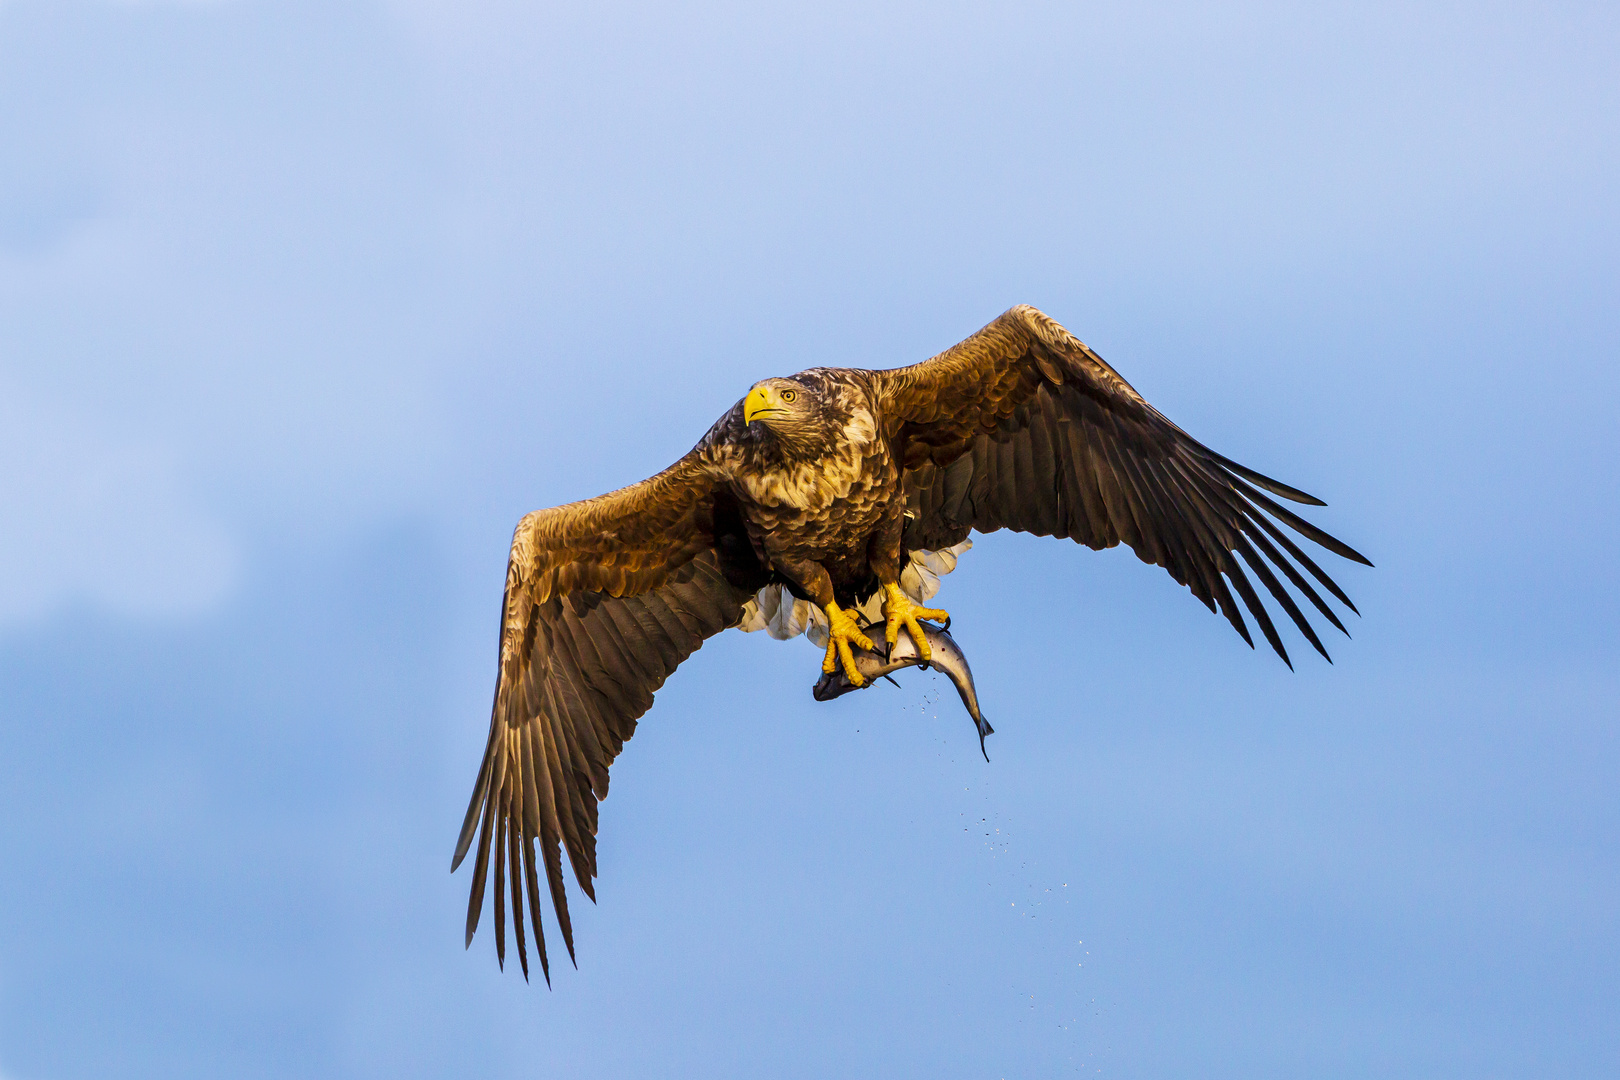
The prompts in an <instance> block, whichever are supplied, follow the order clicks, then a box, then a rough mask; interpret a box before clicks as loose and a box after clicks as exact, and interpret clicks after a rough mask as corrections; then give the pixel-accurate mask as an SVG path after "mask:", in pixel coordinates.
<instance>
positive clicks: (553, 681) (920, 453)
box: [451, 306, 1370, 982]
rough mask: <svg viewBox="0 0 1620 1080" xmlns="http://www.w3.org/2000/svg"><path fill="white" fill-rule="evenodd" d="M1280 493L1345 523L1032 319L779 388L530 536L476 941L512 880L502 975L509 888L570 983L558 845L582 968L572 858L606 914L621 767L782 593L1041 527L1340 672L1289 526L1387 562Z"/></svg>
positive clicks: (1028, 311) (510, 589) (851, 593)
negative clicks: (707, 663)
mask: <svg viewBox="0 0 1620 1080" xmlns="http://www.w3.org/2000/svg"><path fill="white" fill-rule="evenodd" d="M749 415H753V416H754V419H753V420H752V422H749V420H748V416H749ZM1268 492H1269V493H1270V495H1275V496H1278V497H1281V498H1284V499H1288V500H1291V501H1294V502H1299V503H1309V504H1313V505H1318V506H1320V505H1322V503H1321V502H1320V500H1317V499H1315V498H1313V497H1312V496H1310V495H1306V494H1305V493H1304V492H1301V491H1296V490H1295V489H1293V488H1290V487H1287V486H1285V485H1283V484H1280V483H1278V482H1277V481H1275V480H1272V479H1270V478H1268V477H1265V476H1262V475H1261V474H1259V473H1257V472H1254V471H1253V470H1250V469H1247V468H1244V467H1243V466H1241V465H1238V464H1237V463H1236V462H1233V461H1230V460H1228V459H1227V458H1224V457H1222V456H1221V455H1219V454H1217V453H1215V452H1214V451H1212V450H1210V449H1208V448H1207V447H1205V446H1203V445H1202V444H1201V443H1199V442H1197V441H1196V440H1194V439H1193V438H1192V437H1191V436H1189V435H1187V434H1186V432H1184V431H1182V430H1181V429H1180V428H1178V427H1177V426H1176V425H1174V424H1172V423H1171V422H1170V421H1169V420H1167V419H1165V418H1164V416H1162V415H1161V414H1160V413H1159V412H1158V410H1156V409H1154V408H1153V406H1151V405H1149V404H1148V403H1147V402H1146V401H1144V400H1143V399H1142V397H1141V395H1139V394H1138V393H1137V392H1136V391H1135V390H1134V389H1132V387H1131V386H1130V384H1129V383H1127V382H1126V381H1125V380H1124V379H1122V378H1120V376H1119V374H1118V373H1117V372H1115V371H1114V369H1113V368H1111V367H1109V366H1108V365H1107V364H1106V363H1104V362H1103V360H1102V358H1101V357H1099V356H1097V354H1096V353H1094V352H1092V351H1091V350H1090V349H1088V348H1087V347H1086V346H1085V345H1084V344H1082V343H1081V342H1080V341H1079V340H1077V339H1076V338H1075V337H1074V336H1073V335H1071V334H1070V333H1069V332H1068V331H1067V330H1065V329H1064V328H1063V327H1061V326H1059V325H1058V324H1057V323H1056V322H1054V321H1053V320H1051V319H1050V318H1048V317H1047V316H1046V315H1044V314H1042V313H1041V312H1039V311H1037V310H1035V309H1034V308H1032V307H1027V306H1020V307H1015V308H1013V309H1012V310H1010V311H1008V312H1007V313H1006V314H1004V315H1002V316H1001V317H1000V318H999V319H997V320H996V321H994V322H992V323H991V324H990V325H989V326H986V327H985V328H984V329H983V330H980V331H979V332H978V333H977V334H974V335H973V336H972V337H970V338H968V339H967V340H966V341H964V342H962V343H961V344H959V345H957V346H955V347H954V348H952V349H949V350H947V351H946V352H944V353H941V354H940V355H938V356H936V357H934V358H933V359H931V360H928V361H926V362H924V363H921V364H916V365H913V366H911V367H906V368H898V369H895V370H892V371H861V370H855V369H836V368H832V369H829V368H817V369H813V370H811V371H807V372H802V373H800V374H799V375H796V376H793V377H792V378H791V379H771V380H766V381H765V382H763V383H760V384H758V385H757V386H756V387H755V389H754V390H753V391H751V392H750V394H749V396H748V397H747V398H745V399H744V401H739V402H738V403H737V404H736V405H735V406H733V407H732V408H731V409H730V410H729V411H728V412H727V413H726V414H725V415H724V416H722V417H721V418H720V420H719V421H718V422H717V423H716V424H715V425H714V427H712V428H711V429H710V430H709V432H708V434H706V435H705V436H704V437H703V439H702V440H701V441H700V442H699V443H698V444H697V446H695V447H694V448H693V449H692V451H691V452H690V453H688V454H687V455H686V456H685V457H683V458H682V459H681V460H680V461H678V462H676V463H675V464H674V465H672V466H670V467H669V468H668V469H665V470H664V471H663V472H661V473H659V474H658V475H657V476H654V477H652V478H651V479H649V480H644V481H642V482H641V483H639V484H633V485H631V486H630V487H627V488H623V489H621V490H619V491H615V492H612V493H610V494H607V495H602V496H599V497H598V498H594V499H587V500H585V501H584V502H578V503H572V504H570V505H568V506H561V507H556V508H554V509H550V510H542V511H538V512H536V513H533V514H529V515H528V516H527V517H525V518H524V519H523V520H522V521H521V522H520V523H519V524H518V527H517V531H516V533H515V534H514V536H513V538H512V555H511V561H510V563H509V564H508V567H507V576H506V598H505V603H504V605H503V609H502V616H501V641H500V670H499V676H498V680H497V683H496V688H495V704H494V710H493V716H492V718H491V722H490V733H489V742H488V744H487V746H486V748H485V752H484V761H483V765H482V767H481V768H480V770H479V774H478V781H477V784H476V785H475V787H474V789H473V796H472V801H471V804H470V805H469V807H468V809H467V817H466V821H465V823H464V824H463V827H462V831H461V836H460V840H459V843H458V844H457V846H456V854H455V860H454V862H453V863H452V865H451V869H452V870H453V869H455V867H456V866H459V865H460V863H461V861H462V859H463V858H464V857H465V856H466V854H467V852H468V851H469V850H471V848H472V845H473V841H474V838H475V837H476V839H477V841H478V843H477V858H476V862H475V865H474V867H473V884H472V895H471V897H470V901H469V905H468V909H467V941H468V943H469V944H470V943H471V941H472V936H473V933H474V931H475V930H476V929H477V927H478V921H479V915H480V913H481V911H482V909H483V899H484V888H485V883H486V881H487V880H488V877H489V874H490V870H491V866H490V863H491V859H492V857H493V864H494V865H493V875H494V879H495V897H494V910H495V948H496V953H497V955H498V956H499V957H500V958H501V962H502V963H503V964H504V962H505V954H506V933H505V921H506V907H507V899H508V896H507V890H508V884H507V883H508V880H509V881H510V887H509V888H510V902H511V911H512V915H513V929H514V933H515V935H516V940H517V947H518V956H519V959H520V961H521V963H522V965H523V971H524V975H525V977H526V976H527V975H528V950H527V943H526V941H525V933H524V917H523V912H524V906H525V901H526V902H527V906H528V909H529V917H530V919H529V921H530V925H531V926H532V927H533V929H534V944H535V948H536V951H537V952H538V954H539V958H540V964H541V969H542V970H543V971H544V972H545V974H546V979H547V981H548V982H549V981H550V965H549V962H548V960H547V957H546V949H545V938H544V935H543V932H542V930H541V920H540V906H541V904H540V878H539V872H538V870H537V868H536V865H535V859H536V849H537V848H538V857H539V858H540V859H541V860H542V861H543V862H544V865H545V879H546V885H547V890H548V891H549V893H550V895H551V902H552V906H553V908H554V909H555V911H556V915H557V921H558V923H559V925H560V928H561V930H562V935H563V942H564V943H565V944H566V945H567V947H568V953H569V956H570V958H572V957H573V954H574V943H573V931H572V928H571V925H570V923H569V918H568V902H567V897H566V895H565V892H564V886H563V873H562V860H561V856H560V852H559V845H560V846H561V847H562V848H566V849H567V851H568V859H569V863H570V864H571V865H572V867H573V871H574V878H575V880H576V881H577V882H578V884H579V887H580V888H581V889H582V890H583V891H584V892H585V894H586V895H587V896H591V897H592V898H593V899H594V895H595V894H594V890H593V887H592V881H593V879H594V878H595V876H596V824H597V803H598V801H600V800H601V799H602V798H603V797H604V796H606V795H607V790H608V769H609V767H610V766H611V765H612V764H613V760H614V758H616V757H617V756H618V754H619V751H620V750H621V749H623V747H624V743H625V741H626V740H627V739H629V738H630V736H631V735H632V734H633V733H634V731H635V726H636V720H637V718H639V717H640V716H641V715H642V714H643V713H645V712H646V711H647V709H648V708H649V707H650V706H651V705H652V699H653V692H654V691H656V690H657V689H658V687H659V686H661V685H662V684H663V682H664V679H665V678H667V677H668V676H669V674H670V672H672V671H674V670H675V668H676V666H677V665H679V664H680V662H681V661H682V660H684V659H685V658H686V657H687V656H689V655H691V654H692V652H694V651H695V650H696V649H697V648H698V647H699V646H701V645H702V644H703V642H704V640H705V639H707V638H708V637H710V636H712V635H714V634H717V633H719V632H720V631H721V630H724V629H726V628H727V627H731V626H736V625H739V624H741V623H743V622H744V620H745V619H749V620H751V621H750V628H757V626H755V623H758V625H763V623H762V622H759V620H758V617H757V614H756V613H757V610H758V608H759V607H760V606H761V603H762V602H768V601H769V597H768V595H767V593H763V592H761V590H767V591H768V590H769V589H771V588H772V587H780V588H784V589H786V590H787V591H788V592H789V593H790V594H791V596H792V597H796V598H798V599H799V600H801V601H807V602H809V603H811V604H814V605H815V609H810V608H808V607H807V608H805V610H806V611H807V612H808V613H809V614H811V615H815V616H817V617H821V616H820V614H819V613H820V612H821V611H827V612H829V613H831V612H836V611H837V610H838V609H840V608H850V607H856V606H857V605H860V604H862V603H868V602H869V601H870V600H871V598H872V597H873V596H874V595H875V594H877V593H878V592H879V589H880V587H884V588H890V587H893V586H894V585H895V583H896V582H897V581H898V580H900V577H901V574H902V572H903V571H904V570H905V569H906V566H907V564H908V559H909V558H910V557H912V555H913V553H921V552H931V551H937V550H940V549H946V548H951V547H952V546H953V545H957V544H959V543H960V542H961V541H963V540H965V539H966V538H967V536H968V534H969V533H970V532H972V531H974V530H977V531H979V532H992V531H994V530H996V529H1002V528H1007V529H1017V530H1019V531H1022V532H1030V533H1035V534H1037V535H1041V536H1060V537H1069V538H1071V539H1073V540H1075V541H1077V542H1079V543H1083V544H1086V545H1087V546H1089V547H1093V548H1098V549H1101V548H1107V547H1112V546H1113V545H1115V544H1118V543H1121V542H1123V543H1125V544H1127V545H1129V546H1130V547H1131V549H1132V550H1133V551H1135V552H1136V554H1137V555H1138V556H1139V557H1140V558H1141V559H1142V560H1143V561H1144V562H1149V563H1155V564H1157V565H1159V566H1162V567H1164V568H1165V569H1166V570H1168V571H1169V572H1170V575H1171V577H1173V578H1175V580H1176V581H1178V582H1180V583H1181V584H1183V585H1186V586H1188V588H1190V589H1191V590H1192V592H1193V595H1195V596H1196V597H1198V599H1199V600H1201V601H1202V602H1203V603H1204V604H1205V605H1206V606H1207V607H1209V608H1210V610H1212V611H1215V610H1219V611H1220V612H1221V613H1222V614H1224V615H1225V616H1226V618H1227V619H1228V620H1229V621H1230V622H1231V623H1232V625H1233V626H1234V627H1235V628H1236V629H1237V631H1238V633H1239V634H1241V635H1243V638H1244V640H1245V641H1248V642H1249V644H1250V645H1251V646H1252V645H1253V639H1252V638H1251V637H1250V634H1249V629H1248V626H1247V624H1246V622H1245V620H1244V617H1243V610H1244V609H1246V610H1247V611H1248V612H1249V614H1250V615H1251V616H1252V617H1253V619H1254V621H1255V623H1256V624H1257V625H1258V626H1259V627H1260V631H1261V633H1262V634H1263V635H1264V636H1265V638H1266V640H1267V641H1268V642H1269V643H1270V645H1271V647H1272V648H1273V649H1274V650H1276V652H1277V654H1278V655H1279V656H1280V657H1282V658H1283V660H1284V661H1285V662H1287V661H1288V653H1287V651H1286V650H1285V649H1284V647H1283V644H1282V640H1281V637H1280V636H1279V635H1278V633H1277V629H1276V627H1275V625H1274V624H1273V622H1272V620H1271V617H1270V615H1269V614H1268V613H1267V610H1266V608H1265V605H1264V604H1263V603H1262V602H1261V600H1260V596H1259V593H1258V592H1257V590H1256V589H1255V587H1254V585H1253V584H1252V583H1251V582H1250V580H1249V577H1248V574H1247V573H1246V572H1245V570H1244V567H1245V566H1247V567H1248V570H1249V571H1250V572H1252V573H1253V574H1254V576H1255V577H1256V578H1258V579H1259V581H1260V584H1261V585H1262V586H1263V587H1264V588H1265V590H1266V591H1267V592H1268V593H1270V594H1271V596H1272V597H1273V599H1274V600H1275V601H1276V603H1277V604H1278V605H1279V606H1280V607H1281V608H1282V610H1283V611H1284V612H1285V613H1287V615H1288V617H1289V618H1290V619H1291V620H1292V621H1293V623H1294V625H1295V626H1297V627H1298V628H1299V630H1300V632H1301V633H1302V634H1303V635H1304V636H1305V639H1306V640H1307V641H1309V642H1310V644H1311V645H1312V646H1313V647H1314V648H1315V649H1316V650H1317V651H1318V652H1320V653H1321V654H1322V655H1323V656H1327V650H1326V649H1325V648H1324V647H1323V645H1322V642H1321V640H1320V639H1319V638H1318V637H1317V634H1316V631H1315V630H1314V629H1313V628H1312V626H1311V624H1310V621H1309V620H1308V619H1307V618H1306V616H1305V614H1304V613H1303V612H1302V611H1301V609H1300V607H1299V605H1298V604H1297V603H1296V602H1295V600H1294V598H1293V596H1292V595H1291V594H1290V593H1289V592H1288V590H1287V589H1286V588H1284V586H1283V585H1282V583H1281V581H1279V579H1278V577H1277V574H1276V572H1275V571H1281V573H1282V575H1283V576H1284V577H1286V578H1287V579H1288V581H1289V582H1291V583H1292V584H1293V586H1294V588H1295V589H1296V590H1297V591H1298V592H1299V593H1300V595H1302V596H1303V597H1304V598H1305V599H1306V600H1307V601H1309V602H1310V604H1311V606H1313V607H1314V608H1315V609H1316V610H1317V611H1319V612H1320V613H1321V614H1322V616H1323V617H1324V618H1326V619H1327V620H1328V621H1329V622H1331V623H1332V624H1333V625H1334V626H1335V627H1337V628H1338V629H1340V630H1341V631H1342V630H1344V625H1343V623H1342V622H1341V621H1340V620H1339V618H1338V616H1337V615H1336V614H1335V613H1334V612H1333V610H1332V609H1331V608H1330V607H1329V606H1328V604H1327V602H1326V601H1325V600H1324V599H1323V598H1322V596H1321V595H1320V594H1319V593H1318V592H1317V590H1316V588H1315V587H1314V586H1313V585H1312V584H1311V581H1310V580H1309V579H1308V578H1307V577H1306V574H1309V577H1310V578H1312V579H1315V581H1316V582H1317V583H1318V584H1320V585H1321V587H1322V588H1324V589H1325V590H1326V591H1327V592H1329V593H1330V594H1332V595H1333V596H1334V597H1336V598H1337V599H1338V600H1339V601H1340V602H1341V603H1343V604H1344V605H1345V606H1346V607H1348V608H1350V610H1352V611H1354V610H1355V606H1354V605H1353V604H1351V603H1350V600H1349V598H1348V597H1347V596H1346V595H1345V594H1344V592H1343V590H1341V589H1340V588H1339V586H1338V585H1336V584H1335V583H1334V582H1333V581H1332V579H1331V578H1329V577H1328V575H1327V574H1326V573H1324V572H1323V571H1322V569H1321V568H1320V567H1319V566H1317V564H1316V563H1315V562H1314V561H1312V560H1311V559H1310V557H1309V556H1307V555H1306V554H1305V553H1304V552H1303V551H1302V550H1301V549H1300V548H1299V546H1298V545H1297V544H1295V543H1294V541H1293V540H1291V539H1290V538H1289V537H1288V535H1287V534H1286V533H1285V532H1284V531H1283V530H1282V529H1281V528H1279V527H1278V525H1277V522H1281V523H1282V524H1283V525H1286V526H1288V527H1289V528H1290V529H1293V530H1294V531H1295V532H1298V533H1300V534H1301V535H1303V536H1305V537H1307V538H1309V539H1310V540H1312V541H1314V542H1315V543H1317V544H1319V545H1321V546H1322V547H1325V548H1327V549H1328V550H1329V551H1332V552H1334V553H1336V554H1338V555H1341V556H1343V557H1345V558H1348V559H1353V560H1355V561H1356V562H1361V563H1366V562H1367V560H1366V559H1365V558H1363V557H1362V556H1361V555H1360V554H1358V553H1357V552H1356V551H1354V550H1353V549H1351V548H1350V547H1348V546H1347V545H1345V544H1344V543H1342V542H1340V541H1338V540H1336V539H1334V538H1333V537H1331V536H1329V535H1328V534H1327V533H1325V532H1323V531H1322V530H1320V529H1318V528H1316V527H1315V526H1313V525H1311V524H1309V523H1308V522H1306V521H1304V520H1303V519H1301V518H1299V517H1297V516H1296V515H1294V514H1293V513H1292V512H1290V511H1288V510H1286V509H1284V508H1283V507H1282V506H1281V505H1279V504H1278V503H1277V502H1275V501H1274V500H1273V499H1272V498H1270V497H1268V495H1267V494H1266V493H1268ZM1273 519H1275V521H1273ZM1290 557H1291V559H1292V561H1290ZM1296 564H1297V565H1296ZM1369 565H1370V564H1369ZM1274 568H1275V569H1274ZM1300 568H1303V570H1304V573H1302V572H1301V569H1300ZM905 591H908V592H911V593H912V594H913V595H912V599H914V600H917V601H919V602H920V601H921V600H922V599H924V596H923V595H918V594H916V592H915V590H914V589H912V588H908V589H906V590H905ZM1233 591H1235V592H1236V594H1237V596H1236V598H1234V596H1233ZM756 597H757V598H756ZM777 599H778V600H780V597H778V598H777ZM895 602H896V603H904V601H903V600H897V601H895ZM1240 602H1241V606H1240ZM916 610H919V611H920V610H923V609H916ZM890 632H891V634H892V633H893V632H894V631H893V629H891V631H890ZM833 636H834V638H836V637H837V636H838V628H837V627H834V634H833ZM832 656H833V654H832V653H831V652H829V660H828V663H829V664H830V663H831V662H832ZM1290 666H1292V665H1291V664H1290Z"/></svg>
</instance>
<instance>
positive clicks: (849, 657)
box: [821, 600, 872, 686]
mask: <svg viewBox="0 0 1620 1080" xmlns="http://www.w3.org/2000/svg"><path fill="white" fill-rule="evenodd" d="M851 645H857V646H859V647H860V648H863V649H865V650H866V651H867V652H871V651H872V639H871V638H869V637H867V636H866V635H865V634H863V633H861V628H860V626H859V625H858V624H857V623H856V622H855V616H853V615H851V614H850V613H849V612H847V611H845V610H844V609H843V608H841V607H839V606H838V604H837V602H835V601H832V600H829V601H827V657H826V659H825V660H823V661H822V662H821V670H822V672H823V673H824V674H828V675H831V674H832V673H833V672H834V671H836V670H837V669H838V666H839V665H840V664H842V665H843V668H844V674H845V675H847V676H848V677H849V681H850V682H851V683H853V684H854V685H856V686H864V685H865V684H866V678H865V676H863V675H862V674H861V673H860V671H859V670H858V669H857V668H856V667H855V654H854V653H852V652H851V651H850V646H851Z"/></svg>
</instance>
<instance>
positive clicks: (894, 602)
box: [827, 582, 950, 671]
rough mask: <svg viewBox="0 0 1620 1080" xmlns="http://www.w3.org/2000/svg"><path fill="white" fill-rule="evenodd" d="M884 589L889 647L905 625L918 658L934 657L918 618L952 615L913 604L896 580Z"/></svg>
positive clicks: (892, 645) (896, 639)
mask: <svg viewBox="0 0 1620 1080" xmlns="http://www.w3.org/2000/svg"><path fill="white" fill-rule="evenodd" d="M883 591H884V592H885V593H886V594H887V595H886V598H885V599H884V601H883V617H884V618H885V619H887V620H888V625H887V626H885V627H884V628H883V636H884V638H885V639H886V640H887V641H888V643H889V647H890V648H893V647H894V643H895V642H896V641H899V640H900V628H901V627H902V626H904V627H905V628H906V632H907V633H908V634H910V635H911V640H912V641H913V642H914V643H915V644H916V646H917V657H918V659H920V660H923V661H927V660H930V659H932V658H933V651H932V650H931V649H929V647H928V637H927V635H925V634H924V633H923V629H922V627H920V626H918V625H917V620H918V619H933V620H934V621H936V622H943V621H944V620H946V619H949V618H950V616H949V615H948V614H946V613H945V612H943V611H941V610H939V609H938V608H925V607H918V606H917V605H916V604H913V603H912V602H911V597H909V596H907V595H906V594H905V593H904V592H901V591H900V586H899V585H897V584H895V583H894V582H890V583H889V584H887V585H885V586H883ZM827 670H829V671H831V670H832V669H831V668H828V669H827Z"/></svg>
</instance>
